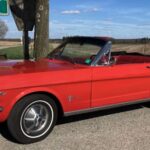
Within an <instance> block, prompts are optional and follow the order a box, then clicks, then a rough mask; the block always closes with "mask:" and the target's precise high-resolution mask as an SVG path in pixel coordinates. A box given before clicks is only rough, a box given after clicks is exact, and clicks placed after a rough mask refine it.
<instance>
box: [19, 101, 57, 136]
mask: <svg viewBox="0 0 150 150" xmlns="http://www.w3.org/2000/svg"><path fill="white" fill-rule="evenodd" d="M53 119H54V113H53V109H52V107H51V105H50V104H49V103H47V102H46V101H42V100H38V101H36V102H33V103H31V104H30V105H28V106H27V107H26V109H25V110H24V112H23V113H22V116H21V120H20V126H21V130H22V132H23V134H24V135H25V136H27V137H29V138H38V137H41V136H43V135H44V134H46V133H47V132H48V130H49V129H50V127H51V125H52V123H53Z"/></svg>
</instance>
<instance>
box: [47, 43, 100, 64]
mask: <svg viewBox="0 0 150 150" xmlns="http://www.w3.org/2000/svg"><path fill="white" fill-rule="evenodd" d="M102 47H103V45H98V44H97V43H96V44H95V43H89V42H76V41H71V42H64V43H63V44H62V45H60V46H59V47H58V48H56V49H55V50H54V51H53V52H51V53H50V54H49V58H51V59H61V60H66V61H70V62H72V63H79V64H87V65H90V64H91V62H92V60H93V59H94V58H95V56H96V55H97V54H98V52H99V51H100V50H101V48H102Z"/></svg>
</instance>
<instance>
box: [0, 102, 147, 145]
mask: <svg viewBox="0 0 150 150" xmlns="http://www.w3.org/2000/svg"><path fill="white" fill-rule="evenodd" d="M143 107H148V108H150V103H144V104H138V105H131V106H124V107H119V108H115V109H109V110H103V111H97V112H92V113H86V114H81V115H75V116H70V117H63V118H60V119H59V120H58V122H57V125H61V124H67V123H71V122H77V121H81V120H87V119H92V118H96V117H102V116H106V115H111V114H116V113H123V112H126V111H132V110H135V109H142V108H143ZM0 135H1V136H3V137H4V138H6V139H7V140H8V141H10V142H14V143H17V142H16V141H15V140H14V139H13V138H12V136H11V135H10V133H9V131H8V129H7V125H6V123H1V124H0Z"/></svg>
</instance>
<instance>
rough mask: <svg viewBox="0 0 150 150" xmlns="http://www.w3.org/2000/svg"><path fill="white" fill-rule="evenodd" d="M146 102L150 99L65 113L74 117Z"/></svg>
mask: <svg viewBox="0 0 150 150" xmlns="http://www.w3.org/2000/svg"><path fill="white" fill-rule="evenodd" d="M146 102H150V99H142V100H138V101H134V102H125V103H119V104H114V105H108V106H102V107H95V108H90V109H84V110H77V111H71V112H65V113H64V116H65V117H67V116H74V115H79V114H85V113H90V112H96V111H101V110H107V109H112V108H118V107H123V106H128V105H134V104H142V103H146Z"/></svg>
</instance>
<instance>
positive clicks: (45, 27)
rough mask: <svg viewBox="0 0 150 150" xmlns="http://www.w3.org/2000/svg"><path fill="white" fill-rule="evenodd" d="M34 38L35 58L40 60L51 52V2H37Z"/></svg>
mask: <svg viewBox="0 0 150 150" xmlns="http://www.w3.org/2000/svg"><path fill="white" fill-rule="evenodd" d="M34 36H35V37H34V56H35V59H36V60H39V59H41V58H43V57H45V56H46V55H47V54H48V51H49V0H36V18H35V35H34Z"/></svg>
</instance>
